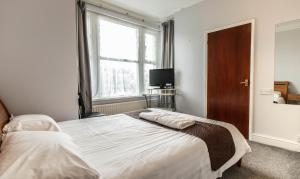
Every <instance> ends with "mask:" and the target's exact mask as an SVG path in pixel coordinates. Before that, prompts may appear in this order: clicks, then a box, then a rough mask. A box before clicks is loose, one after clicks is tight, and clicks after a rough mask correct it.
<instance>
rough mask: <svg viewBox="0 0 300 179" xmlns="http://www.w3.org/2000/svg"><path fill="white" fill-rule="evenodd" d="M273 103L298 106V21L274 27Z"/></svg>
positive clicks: (299, 97)
mask: <svg viewBox="0 0 300 179" xmlns="http://www.w3.org/2000/svg"><path fill="white" fill-rule="evenodd" d="M274 91H275V92H274V103H277V104H293V105H300V20H295V21H290V22H285V23H281V24H278V25H276V39H275V82H274Z"/></svg>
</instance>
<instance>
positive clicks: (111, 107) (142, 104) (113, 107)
mask: <svg viewBox="0 0 300 179" xmlns="http://www.w3.org/2000/svg"><path fill="white" fill-rule="evenodd" d="M146 107H147V105H146V101H145V100H140V101H131V102H123V103H113V104H101V105H94V106H93V112H99V113H103V114H106V115H113V114H119V113H124V112H129V111H135V110H139V109H145V108H146Z"/></svg>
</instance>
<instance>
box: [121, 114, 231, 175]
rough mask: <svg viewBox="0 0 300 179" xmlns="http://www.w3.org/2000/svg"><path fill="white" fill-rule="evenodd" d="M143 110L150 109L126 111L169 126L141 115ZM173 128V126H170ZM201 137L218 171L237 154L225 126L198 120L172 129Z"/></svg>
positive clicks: (137, 117) (136, 116)
mask: <svg viewBox="0 0 300 179" xmlns="http://www.w3.org/2000/svg"><path fill="white" fill-rule="evenodd" d="M141 112H150V110H140V111H133V112H128V113H125V114H126V115H128V116H131V117H133V118H136V119H140V120H143V121H145V122H149V123H152V124H155V125H159V126H161V127H164V128H169V127H166V126H163V125H161V124H158V123H155V122H150V121H147V120H144V119H141V118H140V117H139V114H140V113H141ZM169 129H171V128H169ZM172 130H176V131H180V132H184V133H186V134H189V135H192V136H195V137H198V138H201V139H202V140H203V141H204V142H205V143H206V145H207V148H208V153H209V157H210V162H211V168H212V170H214V171H216V170H218V169H219V168H220V167H221V166H223V165H224V164H225V163H226V162H227V161H228V160H229V159H231V158H232V157H233V155H234V154H235V145H234V141H233V138H232V135H231V133H230V132H229V131H228V130H227V129H226V128H224V127H222V126H219V125H214V124H208V123H204V122H198V121H197V122H196V124H195V125H193V126H190V127H188V128H185V129H183V130H177V129H172Z"/></svg>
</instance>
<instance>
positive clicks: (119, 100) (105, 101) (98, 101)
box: [93, 96, 145, 105]
mask: <svg viewBox="0 0 300 179" xmlns="http://www.w3.org/2000/svg"><path fill="white" fill-rule="evenodd" d="M140 100H145V97H144V96H131V97H120V98H98V99H97V98H96V99H93V105H102V104H113V103H124V102H130V101H140Z"/></svg>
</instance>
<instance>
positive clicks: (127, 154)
mask: <svg viewBox="0 0 300 179" xmlns="http://www.w3.org/2000/svg"><path fill="white" fill-rule="evenodd" d="M199 121H202V122H208V123H214V124H217V125H222V126H224V127H226V128H227V129H229V130H230V132H231V133H232V136H233V138H234V142H235V146H236V153H235V155H234V157H233V158H232V159H230V160H229V161H228V162H227V163H226V164H225V165H224V166H222V167H221V168H220V169H219V170H218V171H215V172H213V171H212V170H211V165H210V159H209V154H208V150H207V146H206V144H205V142H204V141H202V140H201V139H199V138H197V137H194V136H191V135H187V134H184V133H181V132H176V131H173V130H170V129H165V128H162V127H159V126H157V125H153V124H149V123H147V122H143V121H141V120H138V119H134V118H131V117H129V116H127V115H124V114H119V115H113V116H106V117H101V118H91V119H84V120H73V121H66V122H60V123H59V126H60V127H61V129H62V131H63V132H65V133H67V134H69V135H71V136H72V138H73V141H74V143H75V144H77V145H78V146H79V148H80V152H81V154H82V156H84V158H85V159H86V160H88V162H89V163H90V164H91V165H93V167H94V168H95V169H96V170H97V171H98V172H99V173H100V175H101V178H105V179H119V178H122V179H126V178H128V179H129V178H130V179H153V178H155V179H168V178H170V179H177V178H178V179H179V178H188V179H196V178H197V179H200V178H205V179H210V178H217V177H220V176H221V175H222V173H223V171H225V170H226V169H227V168H229V167H230V166H232V165H233V164H235V163H236V162H237V161H238V160H239V159H240V158H241V157H242V156H243V155H244V154H245V153H247V152H249V151H250V147H249V145H248V144H247V142H246V141H245V139H244V138H243V137H242V135H241V134H240V133H239V131H238V130H237V129H236V128H235V127H233V126H232V125H230V124H226V123H222V122H216V121H212V120H207V119H203V118H199Z"/></svg>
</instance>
